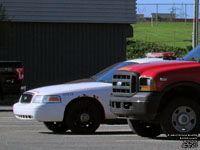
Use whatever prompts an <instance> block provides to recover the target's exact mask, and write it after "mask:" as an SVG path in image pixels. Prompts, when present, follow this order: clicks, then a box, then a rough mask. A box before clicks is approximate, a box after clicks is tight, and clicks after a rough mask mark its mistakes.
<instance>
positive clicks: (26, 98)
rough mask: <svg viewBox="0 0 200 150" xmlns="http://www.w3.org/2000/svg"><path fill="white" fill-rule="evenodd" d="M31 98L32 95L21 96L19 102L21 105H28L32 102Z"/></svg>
mask: <svg viewBox="0 0 200 150" xmlns="http://www.w3.org/2000/svg"><path fill="white" fill-rule="evenodd" d="M32 97H33V94H30V93H25V94H22V96H21V99H20V102H21V103H30V102H31V100H32Z"/></svg>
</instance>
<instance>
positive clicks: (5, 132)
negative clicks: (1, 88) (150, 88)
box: [0, 107, 200, 150]
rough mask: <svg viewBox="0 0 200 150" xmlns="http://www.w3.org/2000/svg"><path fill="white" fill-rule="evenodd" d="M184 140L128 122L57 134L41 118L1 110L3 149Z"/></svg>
mask: <svg viewBox="0 0 200 150" xmlns="http://www.w3.org/2000/svg"><path fill="white" fill-rule="evenodd" d="M4 108H5V107H4ZM183 144H184V143H183V141H180V140H178V141H174V140H169V139H167V138H166V136H165V135H164V134H163V135H160V136H159V137H157V138H154V139H151V138H143V137H140V136H137V135H136V134H133V133H132V131H131V130H130V128H129V127H128V125H101V126H100V127H99V129H98V130H97V132H96V133H95V134H90V135H77V134H73V133H71V132H70V131H67V132H66V133H63V134H55V133H52V132H51V131H49V130H48V129H47V128H46V127H45V126H44V124H43V123H41V122H37V121H21V120H18V119H16V118H15V117H14V115H13V113H12V112H9V111H8V112H1V113H0V150H182V149H183V150H186V149H185V148H182V146H183ZM189 149H190V150H197V149H200V147H199V146H198V147H196V148H189Z"/></svg>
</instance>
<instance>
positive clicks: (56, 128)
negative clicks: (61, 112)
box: [44, 122, 68, 133]
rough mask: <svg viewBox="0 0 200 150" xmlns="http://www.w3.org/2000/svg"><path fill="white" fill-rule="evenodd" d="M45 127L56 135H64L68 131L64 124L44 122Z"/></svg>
mask: <svg viewBox="0 0 200 150" xmlns="http://www.w3.org/2000/svg"><path fill="white" fill-rule="evenodd" d="M44 125H45V126H46V127H47V128H48V129H49V130H51V131H53V132H55V133H64V132H66V131H67V130H68V127H67V125H66V124H65V123H64V122H44Z"/></svg>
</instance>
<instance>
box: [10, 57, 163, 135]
mask: <svg viewBox="0 0 200 150" xmlns="http://www.w3.org/2000/svg"><path fill="white" fill-rule="evenodd" d="M159 57H160V56H159ZM162 60H163V58H143V59H133V60H128V61H125V62H122V63H117V64H115V65H112V66H110V67H108V68H106V69H104V70H103V71H101V72H100V73H98V74H96V75H94V76H93V77H91V78H90V79H84V80H78V81H74V82H71V83H67V84H60V85H53V86H46V87H41V88H37V89H33V90H29V91H26V92H24V93H23V94H22V95H21V98H20V100H19V102H18V103H16V104H14V106H13V112H14V114H15V116H16V118H18V119H21V120H37V121H40V122H43V123H44V124H45V125H46V127H47V128H48V129H49V130H51V131H53V132H66V131H67V130H68V129H70V130H71V131H72V132H73V133H79V134H89V133H93V132H95V131H96V129H97V128H98V127H99V125H100V124H102V123H107V124H117V123H125V122H126V120H119V119H117V118H116V116H115V115H113V114H112V113H111V112H110V108H109V96H110V93H111V91H112V84H111V83H112V75H113V72H114V71H115V70H116V69H118V68H120V67H124V66H127V65H131V64H136V63H147V62H153V61H162ZM121 121H122V122H121Z"/></svg>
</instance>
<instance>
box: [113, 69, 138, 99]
mask: <svg viewBox="0 0 200 150" xmlns="http://www.w3.org/2000/svg"><path fill="white" fill-rule="evenodd" d="M136 85H137V75H136V74H134V73H133V72H124V71H123V72H121V71H117V72H115V73H114V74H113V89H112V92H113V95H115V96H132V95H133V94H134V93H135V92H136V90H137V86H136Z"/></svg>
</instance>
